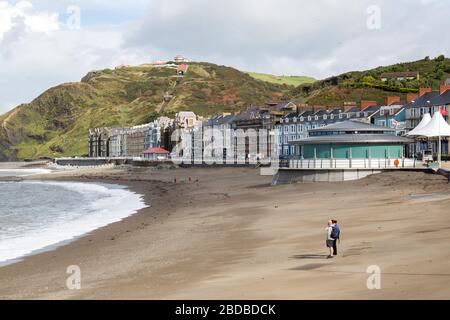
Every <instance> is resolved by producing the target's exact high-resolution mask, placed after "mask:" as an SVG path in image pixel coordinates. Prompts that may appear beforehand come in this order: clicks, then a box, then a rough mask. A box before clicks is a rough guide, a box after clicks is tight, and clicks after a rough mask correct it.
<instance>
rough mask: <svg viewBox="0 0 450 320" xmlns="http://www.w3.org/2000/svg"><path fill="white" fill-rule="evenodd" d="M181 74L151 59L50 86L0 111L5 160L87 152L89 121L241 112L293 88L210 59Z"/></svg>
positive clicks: (0, 157)
mask: <svg viewBox="0 0 450 320" xmlns="http://www.w3.org/2000/svg"><path fill="white" fill-rule="evenodd" d="M175 73H176V71H175V70H174V69H168V68H155V67H153V66H150V65H143V66H138V67H128V68H122V69H117V70H102V71H94V72H90V73H89V74H87V75H86V76H85V77H84V78H83V79H82V80H81V82H78V83H67V84H62V85H59V86H57V87H54V88H51V89H49V90H47V91H46V92H44V93H43V94H42V95H40V96H39V97H37V98H36V99H35V100H33V101H32V102H31V103H29V104H23V105H20V106H18V107H17V108H15V109H13V110H12V111H10V112H8V113H7V114H5V115H3V116H1V117H0V161H5V160H15V159H37V158H42V157H58V156H75V155H79V156H81V155H85V154H86V153H87V133H88V129H89V128H93V127H103V126H133V125H138V124H142V123H145V122H147V121H148V119H149V117H150V116H151V115H153V116H154V115H155V114H161V115H169V116H171V115H173V114H174V113H175V112H176V111H179V110H191V111H194V112H196V113H197V114H199V115H204V116H207V115H213V114H215V113H220V112H224V111H228V112H239V111H242V110H244V109H245V108H246V107H247V106H248V105H250V104H255V103H264V102H265V101H277V100H279V99H280V98H281V97H282V96H283V95H284V94H285V93H287V92H288V90H289V89H290V87H289V86H286V85H277V84H271V83H266V82H263V81H258V80H256V79H254V78H252V77H250V76H249V75H247V74H245V73H243V72H240V71H238V70H235V69H233V68H228V67H223V66H217V65H214V64H209V63H193V64H190V67H189V70H188V72H187V74H186V75H185V77H184V78H182V79H179V78H176V77H174V75H175ZM164 96H166V99H164ZM168 97H170V98H168Z"/></svg>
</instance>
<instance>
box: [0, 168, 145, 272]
mask: <svg viewBox="0 0 450 320" xmlns="http://www.w3.org/2000/svg"><path fill="white" fill-rule="evenodd" d="M42 174H45V172H43V173H42ZM27 177H28V179H27ZM0 182H21V183H31V184H34V185H36V186H35V187H36V188H40V187H46V186H59V188H61V189H66V190H73V191H74V192H80V197H83V196H82V194H86V193H90V192H92V188H94V191H95V192H97V193H98V194H99V195H102V196H107V197H108V201H113V202H114V203H119V201H120V202H122V201H123V200H124V199H126V201H127V202H128V201H130V202H128V206H127V207H126V208H125V207H122V206H121V208H114V207H111V206H108V204H107V203H105V202H104V200H102V199H104V198H100V202H98V199H92V200H91V201H89V202H86V205H87V207H86V208H85V210H84V213H83V214H81V216H78V217H77V218H76V219H75V220H71V219H69V220H65V221H64V223H63V224H60V225H59V226H56V229H55V225H54V224H47V225H46V226H42V227H41V229H37V230H36V229H31V230H28V231H27V236H26V237H25V238H23V239H22V238H20V239H17V240H16V241H14V244H15V245H17V244H18V243H19V248H21V249H20V250H19V251H22V252H21V253H19V252H17V251H16V254H17V255H16V256H14V257H6V256H5V257H3V256H2V260H1V261H0V267H5V266H8V265H12V264H15V263H18V262H21V261H23V260H24V259H26V258H28V257H31V256H35V255H38V254H41V253H44V252H49V251H53V250H56V249H58V248H59V247H63V246H65V245H68V244H70V243H72V242H75V241H76V240H78V239H80V238H83V237H85V236H86V235H88V234H91V233H93V232H95V231H96V230H98V229H100V228H103V227H106V226H108V225H111V224H113V223H117V222H120V221H122V220H124V219H126V218H128V217H130V216H132V215H134V214H137V213H138V212H139V211H140V210H141V209H145V208H148V207H149V206H150V205H148V204H146V203H145V200H144V195H142V194H139V193H136V192H134V191H132V190H130V189H129V188H128V187H127V186H126V185H122V184H118V183H114V184H112V183H100V182H80V181H73V180H66V179H64V180H57V179H53V180H52V179H48V178H47V179H33V178H32V176H26V177H24V178H22V179H17V180H16V179H11V178H8V177H6V179H2V178H0ZM119 199H120V200H119ZM80 201H81V200H80ZM91 206H95V208H96V210H97V211H99V210H100V211H104V210H107V211H108V212H110V214H109V215H107V216H102V215H99V214H96V213H95V212H91V213H88V212H87V211H86V210H87V209H88V208H89V207H91ZM73 210H75V212H77V211H76V208H72V209H70V210H69V211H68V212H67V214H68V215H70V214H73V213H74V211H73ZM89 212H90V211H89ZM86 219H87V220H86ZM93 219H94V220H93ZM58 229H59V232H57V231H58ZM72 230H73V231H72ZM62 231H63V232H64V234H65V236H64V239H62V237H61V235H59V234H61V233H62ZM44 233H45V237H44V238H42V235H43V234H44ZM36 234H41V236H39V237H36ZM30 237H34V240H35V241H31V242H30ZM51 239H52V240H51ZM17 241H19V242H17ZM24 241H25V242H26V243H27V245H26V247H23V245H22V246H20V243H23V242H24ZM37 243H40V245H39V247H37V246H36V245H35V244H37ZM3 246H5V244H4V245H3ZM30 246H31V247H30ZM33 246H34V247H33ZM6 249H7V247H6Z"/></svg>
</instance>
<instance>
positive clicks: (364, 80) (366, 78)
mask: <svg viewBox="0 0 450 320" xmlns="http://www.w3.org/2000/svg"><path fill="white" fill-rule="evenodd" d="M375 81H376V80H375V78H374V77H372V76H371V75H368V76H364V77H363V78H362V82H367V83H374V82H375Z"/></svg>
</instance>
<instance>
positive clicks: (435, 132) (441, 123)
mask: <svg viewBox="0 0 450 320" xmlns="http://www.w3.org/2000/svg"><path fill="white" fill-rule="evenodd" d="M426 115H427V114H425V115H424V119H425V117H426ZM424 119H422V121H421V122H420V123H419V125H418V126H417V127H416V128H414V130H412V131H411V132H409V133H408V134H407V135H409V136H416V137H427V138H439V143H438V148H439V151H438V162H439V166H440V165H441V138H442V137H450V125H449V124H448V123H447V122H446V121H445V120H444V117H443V116H442V114H441V113H440V112H435V113H434V115H433V118H432V119H431V121H429V122H428V124H426V125H425V126H422V127H419V126H420V125H421V124H422V122H424ZM425 121H427V120H425Z"/></svg>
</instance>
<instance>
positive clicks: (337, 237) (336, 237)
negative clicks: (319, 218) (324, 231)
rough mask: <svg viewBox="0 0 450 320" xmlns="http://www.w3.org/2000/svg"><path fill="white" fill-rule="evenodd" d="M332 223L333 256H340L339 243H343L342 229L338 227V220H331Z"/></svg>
mask: <svg viewBox="0 0 450 320" xmlns="http://www.w3.org/2000/svg"><path fill="white" fill-rule="evenodd" d="M331 222H332V225H331V227H332V230H331V238H333V256H337V255H338V250H337V243H338V241H339V243H341V229H340V227H339V225H338V222H337V220H331Z"/></svg>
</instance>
